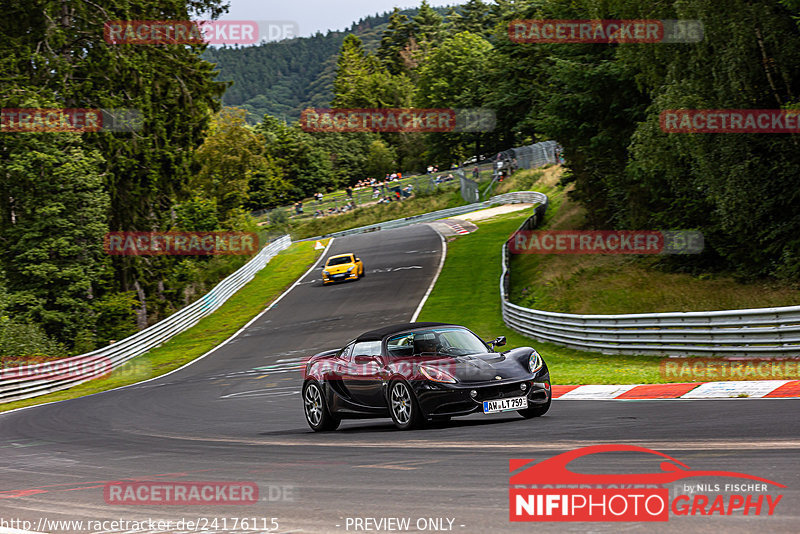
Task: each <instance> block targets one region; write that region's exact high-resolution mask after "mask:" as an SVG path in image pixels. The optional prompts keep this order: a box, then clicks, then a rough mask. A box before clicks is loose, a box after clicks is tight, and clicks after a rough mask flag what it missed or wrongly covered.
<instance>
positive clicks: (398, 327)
mask: <svg viewBox="0 0 800 534" xmlns="http://www.w3.org/2000/svg"><path fill="white" fill-rule="evenodd" d="M434 326H456V327H459V326H458V325H454V324H449V323H402V324H395V325H392V326H384V327H383V328H377V329H375V330H370V331H369V332H364V333H363V334H361V335H360V336H358V337H357V338H356V342H359V341H380V340H382V339H383V338H384V337H386V336H388V335H391V334H396V333H398V332H405V331H407V330H415V329H418V328H430V327H434ZM459 328H463V327H459Z"/></svg>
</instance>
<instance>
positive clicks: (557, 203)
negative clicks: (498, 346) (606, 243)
mask: <svg viewBox="0 0 800 534" xmlns="http://www.w3.org/2000/svg"><path fill="white" fill-rule="evenodd" d="M558 173H559V168H557V167H551V168H550V169H547V170H545V171H535V172H528V173H527V174H526V173H519V176H518V177H517V176H515V177H514V179H515V181H516V183H514V184H511V186H513V187H518V188H532V189H534V190H536V191H541V192H544V193H546V194H548V196H549V197H550V200H551V204H550V207H549V208H548V215H547V217H546V219H545V224H544V225H543V227H542V229H553V230H555V229H557V230H573V229H580V228H582V226H583V218H584V217H583V216H584V210H583V208H581V207H580V206H579V205H577V204H576V203H574V202H572V201H570V200H568V199H567V197H566V194H565V190H564V188H563V187H561V186H559V185H558V183H557V177H558V176H557V174H558ZM511 273H512V274H511V290H510V295H511V301H512V302H514V303H516V304H519V305H520V306H525V307H527V308H535V309H539V310H548V311H554V312H561V313H577V314H619V313H658V312H675V311H677V312H685V311H704V310H729V309H739V308H764V307H775V306H793V305H796V304H797V302H800V289H798V287H797V284H796V283H795V284H792V283H789V282H779V281H775V280H757V281H749V282H747V283H742V282H741V281H738V280H736V279H735V278H734V277H733V276H732V275H730V274H727V273H713V274H712V273H705V274H700V275H692V274H689V273H683V272H670V270H668V269H667V264H665V260H664V258H662V257H659V256H628V255H603V254H577V255H571V254H548V255H542V254H520V255H515V256H512V260H511Z"/></svg>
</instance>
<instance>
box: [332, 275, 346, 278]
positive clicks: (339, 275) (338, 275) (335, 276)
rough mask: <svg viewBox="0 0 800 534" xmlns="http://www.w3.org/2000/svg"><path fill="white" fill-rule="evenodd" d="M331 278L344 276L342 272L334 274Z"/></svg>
mask: <svg viewBox="0 0 800 534" xmlns="http://www.w3.org/2000/svg"><path fill="white" fill-rule="evenodd" d="M333 278H344V275H343V274H334V275H333Z"/></svg>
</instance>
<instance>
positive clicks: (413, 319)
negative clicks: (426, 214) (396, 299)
mask: <svg viewBox="0 0 800 534" xmlns="http://www.w3.org/2000/svg"><path fill="white" fill-rule="evenodd" d="M428 228H432V229H433V231H434V232H436V233H437V234H439V239H441V240H442V257H441V259H440V260H439V268H438V269H436V274H435V275H434V277H433V280H431V285H430V286H428V290H427V291H426V292H425V295H424V296H423V297H422V301H420V303H419V306H417V309H416V311H414V315H412V316H411V321H410V322H412V323H414V322H416V321H417V317H419V314H420V313H422V307H423V306H425V302H427V301H428V297H429V296H430V295H431V292H432V291H433V286H435V285H436V281H437V280H439V275H440V274H442V268H444V260H445V258H446V257H447V239H445V238H444V236H443V235H442V233H441V232H440V231H439V230H437V229H436V228H435V227H434V226H431V225H428Z"/></svg>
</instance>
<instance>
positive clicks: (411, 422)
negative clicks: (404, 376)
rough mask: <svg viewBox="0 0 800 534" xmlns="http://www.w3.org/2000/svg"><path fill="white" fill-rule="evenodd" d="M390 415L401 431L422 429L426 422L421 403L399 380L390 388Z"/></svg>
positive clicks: (405, 384) (404, 383)
mask: <svg viewBox="0 0 800 534" xmlns="http://www.w3.org/2000/svg"><path fill="white" fill-rule="evenodd" d="M389 413H391V414H392V421H394V424H395V426H396V427H397V428H399V429H400V430H411V429H414V428H421V427H422V425H423V424H424V422H425V417H424V416H423V414H422V410H421V409H420V407H419V402H417V399H416V397H414V393H413V392H412V391H411V386H409V385H408V382H406V381H404V380H397V381H395V382H392V384H391V386H389Z"/></svg>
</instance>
